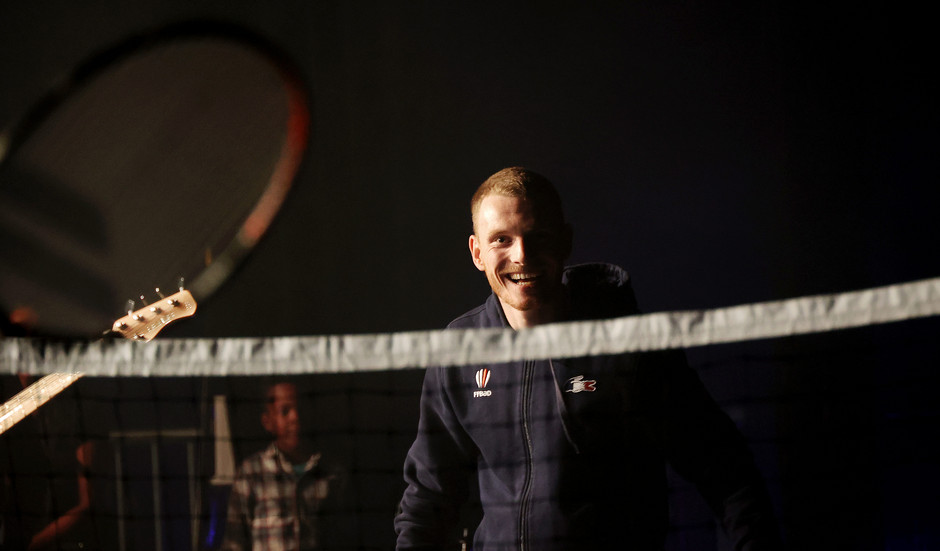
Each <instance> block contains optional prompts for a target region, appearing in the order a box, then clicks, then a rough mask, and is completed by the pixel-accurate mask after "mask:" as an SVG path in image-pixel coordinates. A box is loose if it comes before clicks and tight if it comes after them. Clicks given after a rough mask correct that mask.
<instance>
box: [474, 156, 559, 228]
mask: <svg viewBox="0 0 940 551" xmlns="http://www.w3.org/2000/svg"><path fill="white" fill-rule="evenodd" d="M490 195H503V196H506V197H516V198H519V199H528V200H531V201H533V202H538V203H539V204H540V206H543V207H545V208H546V209H547V210H548V212H550V213H552V214H555V215H557V217H558V224H559V226H564V225H565V215H564V211H563V209H562V207H561V197H560V196H559V195H558V191H557V190H556V189H555V186H554V185H552V183H551V182H550V181H548V178H546V177H544V176H542V175H541V174H539V173H537V172H534V171H532V170H529V169H527V168H523V167H520V166H512V167H509V168H504V169H502V170H500V171H499V172H497V173H496V174H493V175H492V176H490V177H489V178H487V179H486V181H485V182H483V183H482V184H480V187H478V188H477V191H476V193H474V194H473V198H472V199H471V200H470V216H471V218H472V219H473V231H474V233H475V232H476V231H477V214H478V213H479V212H480V204H481V203H483V199H485V198H487V197H488V196H490Z"/></svg>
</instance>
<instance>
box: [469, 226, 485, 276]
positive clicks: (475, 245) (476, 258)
mask: <svg viewBox="0 0 940 551" xmlns="http://www.w3.org/2000/svg"><path fill="white" fill-rule="evenodd" d="M469 245H470V258H471V259H472V260H473V265H474V266H476V267H477V270H480V271H481V272H483V271H486V265H485V264H484V263H483V258H481V255H482V253H483V251H482V250H480V240H479V239H477V236H476V234H473V233H472V234H470V241H469Z"/></svg>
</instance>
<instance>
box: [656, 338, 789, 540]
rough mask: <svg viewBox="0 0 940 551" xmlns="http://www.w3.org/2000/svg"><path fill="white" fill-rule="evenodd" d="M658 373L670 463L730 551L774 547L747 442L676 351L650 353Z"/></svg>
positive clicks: (769, 513) (773, 528)
mask: <svg viewBox="0 0 940 551" xmlns="http://www.w3.org/2000/svg"><path fill="white" fill-rule="evenodd" d="M652 356H653V357H655V358H656V361H655V363H656V364H658V365H656V366H654V367H655V369H654V370H653V371H655V372H656V373H657V375H658V376H660V377H662V379H661V381H660V382H661V384H662V386H661V387H660V388H662V389H663V394H662V398H663V400H662V405H661V407H662V408H663V411H662V416H661V419H663V427H662V435H663V444H664V449H665V450H666V455H667V459H668V460H669V462H670V464H671V465H672V466H673V468H674V469H675V470H676V472H677V473H679V474H680V475H681V476H682V477H684V478H686V479H687V480H689V481H690V482H692V483H693V484H695V486H696V487H697V488H698V490H699V492H700V493H701V494H702V496H703V497H704V498H705V500H706V502H708V504H709V506H710V507H711V509H712V510H713V511H714V512H715V514H716V516H717V517H718V519H719V520H720V521H721V524H722V527H723V528H724V531H725V533H726V534H727V535H728V537H729V539H730V540H731V542H732V543H733V549H735V550H736V551H758V550H777V549H780V548H781V543H780V538H779V532H778V530H777V525H776V521H775V519H774V515H773V507H772V505H771V503H770V498H769V495H768V494H767V490H766V487H765V485H764V482H763V478H762V477H761V475H760V472H759V471H758V469H757V465H756V463H755V462H754V459H753V456H752V455H751V452H750V449H749V448H748V446H747V442H746V441H745V439H744V437H743V436H742V435H741V434H740V432H739V431H738V430H737V427H735V425H734V423H733V422H732V421H731V419H730V418H729V417H728V416H727V415H726V414H725V413H724V412H723V411H722V410H721V408H720V407H719V406H718V404H717V403H715V401H714V400H713V399H712V397H711V396H710V395H709V394H708V391H707V390H706V389H705V387H704V385H703V384H702V382H701V380H700V379H699V377H698V375H697V374H696V373H695V372H694V371H693V370H692V369H691V368H690V367H689V366H688V364H687V362H686V360H685V356H684V354H682V353H681V352H665V353H655V354H652Z"/></svg>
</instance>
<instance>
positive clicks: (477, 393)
mask: <svg viewBox="0 0 940 551" xmlns="http://www.w3.org/2000/svg"><path fill="white" fill-rule="evenodd" d="M476 382H477V388H479V389H480V390H474V391H473V397H474V398H486V397H487V396H492V395H493V391H492V390H483V389H485V388H486V385H488V384H489V382H490V370H489V369H486V368H483V369H481V370H479V371H477V374H476Z"/></svg>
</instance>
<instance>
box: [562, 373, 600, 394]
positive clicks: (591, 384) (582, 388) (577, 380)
mask: <svg viewBox="0 0 940 551" xmlns="http://www.w3.org/2000/svg"><path fill="white" fill-rule="evenodd" d="M596 386H597V381H594V380H591V379H588V380H587V381H585V380H584V375H578V376H577V377H572V378H570V379H568V383H567V384H566V385H565V392H574V393H575V394H577V393H578V392H594V391H595V390H597V388H596Z"/></svg>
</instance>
